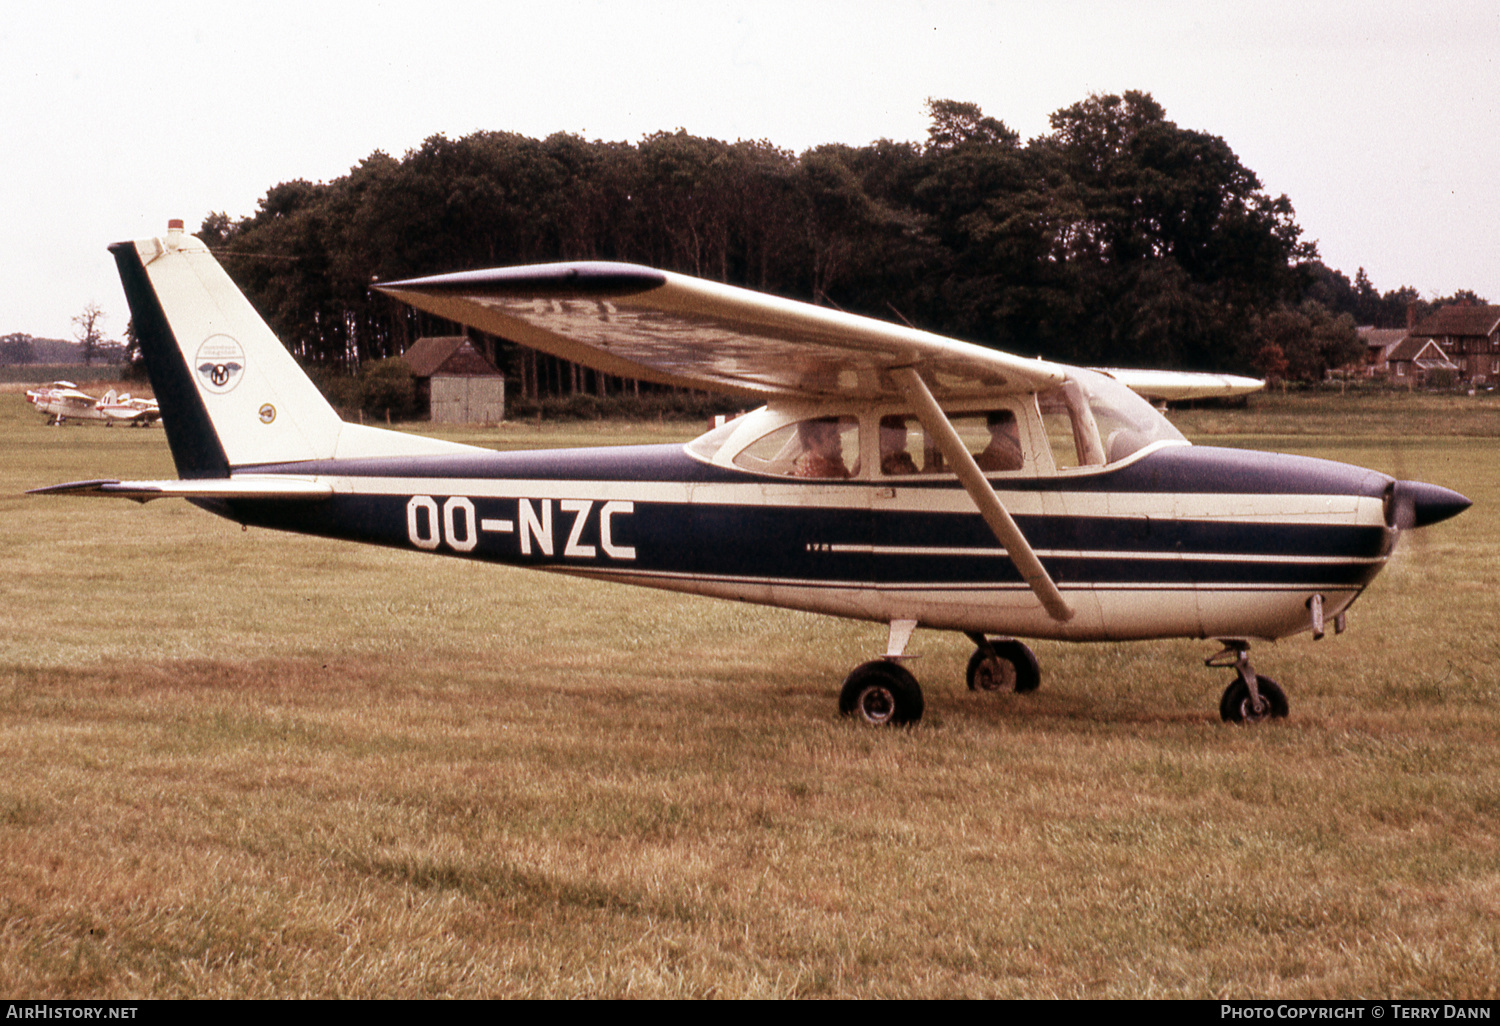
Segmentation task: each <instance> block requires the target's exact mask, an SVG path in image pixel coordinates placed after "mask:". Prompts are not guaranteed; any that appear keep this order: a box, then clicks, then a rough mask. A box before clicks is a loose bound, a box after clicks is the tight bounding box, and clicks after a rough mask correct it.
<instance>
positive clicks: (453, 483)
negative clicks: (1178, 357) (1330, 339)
mask: <svg viewBox="0 0 1500 1026" xmlns="http://www.w3.org/2000/svg"><path fill="white" fill-rule="evenodd" d="M110 248H111V251H112V252H113V253H114V256H115V259H116V262H117V265H118V267H119V271H120V275H121V279H122V281H123V283H124V286H125V292H126V296H127V298H128V300H129V302H130V308H131V315H132V317H133V320H134V323H135V327H136V331H137V334H138V336H139V338H140V340H141V348H142V352H143V354H144V357H145V360H146V364H147V368H148V371H149V373H150V376H151V382H152V385H153V387H154V389H155V392H156V395H157V396H158V397H159V399H160V400H161V403H162V406H163V409H164V411H165V414H166V418H165V421H164V423H165V426H166V431H167V440H168V443H169V445H170V447H171V450H172V456H173V459H174V460H175V462H176V465H177V470H178V474H179V475H180V479H179V480H175V481H118V480H98V481H83V482H75V483H71V484H65V485H56V486H52V487H49V488H41V489H37V491H39V492H46V493H52V494H67V495H113V496H122V497H126V498H131V499H136V500H139V501H142V502H145V501H147V500H150V499H154V498H159V497H165V496H178V497H182V498H186V499H188V500H190V501H192V502H193V503H195V504H196V505H199V506H201V507H203V508H205V509H208V510H210V511H212V512H214V513H217V514H219V515H221V516H224V517H228V518H230V519H232V520H235V521H237V522H239V523H242V524H247V525H248V524H254V525H257V526H263V527H272V528H278V529H282V530H288V531H296V532H301V533H307V534H314V535H322V536H327V537H335V538H344V539H348V540H352V541H361V542H369V543H374V544H379V545H388V546H393V547H397V548H406V549H415V550H418V551H423V552H432V553H438V554H444V555H449V556H458V557H463V558H469V559H479V560H485V561H490V562H498V563H510V564H516V565H520V566H527V567H534V568H537V569H545V570H553V571H560V572H564V573H570V574H577V575H580V576H584V577H591V578H596V579H599V580H608V581H618V582H623V583H627V584H636V585H644V586H647V587H654V588H666V589H671V590H675V591H682V592H692V593H696V594H701V595H709V596H717V597H720V598H730V599H738V600H741V601H746V602H757V603H764V604H769V605H777V606H786V607H791V608H796V609H805V610H812V611H816V612H822V613H829V614H832V615H836V616H846V617H853V618H857V619H863V620H870V621H875V622H878V623H882V624H886V625H888V629H889V634H888V643H887V647H886V652H885V655H884V657H882V658H879V659H875V660H872V661H870V662H867V663H864V664H863V665H861V666H858V667H856V668H855V669H854V670H853V672H852V673H850V674H849V677H848V678H847V680H846V681H845V683H844V685H843V689H842V692H841V695H840V699H839V706H840V708H841V710H842V711H843V712H845V713H846V714H852V715H855V716H858V717H860V718H862V719H864V720H866V721H869V722H871V723H892V724H898V723H911V722H914V721H916V720H918V719H920V717H921V715H922V710H923V697H922V691H921V688H920V686H919V685H918V684H917V682H916V680H915V678H914V677H913V676H912V675H911V673H910V672H908V671H907V670H906V669H905V668H904V667H903V666H902V663H901V661H902V659H903V657H904V656H905V651H906V647H907V643H908V641H909V639H910V638H911V635H912V632H913V631H914V630H915V629H916V628H917V627H918V626H922V627H927V628H933V629H938V630H951V631H961V632H964V633H965V634H967V635H968V637H969V638H970V639H971V640H972V641H973V642H974V645H975V650H974V654H973V657H972V658H971V659H970V662H969V668H968V684H969V686H970V687H971V688H975V689H1002V688H1003V689H1013V690H1016V691H1029V690H1031V689H1034V688H1035V687H1037V685H1038V684H1039V682H1040V670H1039V667H1038V665H1037V661H1036V658H1035V656H1034V655H1033V654H1032V652H1031V650H1030V649H1029V648H1028V647H1027V646H1026V645H1024V644H1023V643H1022V642H1020V641H1018V640H1016V638H1018V637H1024V638H1055V639H1063V640H1070V641H1106V640H1124V639H1149V638H1169V637H1191V638H1205V639H1206V638H1214V639H1219V641H1220V643H1221V644H1223V646H1224V648H1223V650H1222V651H1221V652H1220V653H1219V654H1218V655H1216V656H1214V657H1211V658H1210V659H1209V660H1208V663H1209V665H1222V666H1226V667H1233V669H1234V671H1235V672H1234V676H1233V677H1232V678H1231V681H1230V683H1229V686H1228V688H1227V689H1226V691H1225V692H1224V696H1223V700H1222V701H1221V702H1220V710H1219V711H1220V714H1221V716H1222V717H1223V718H1224V719H1225V720H1228V721H1254V720H1259V719H1264V718H1269V717H1278V716H1284V715H1286V712H1287V701H1286V696H1285V693H1284V692H1283V691H1282V689H1281V688H1280V687H1279V686H1277V684H1276V683H1275V682H1274V681H1272V680H1271V679H1270V678H1268V677H1264V676H1260V675H1257V674H1256V673H1255V672H1254V670H1253V669H1252V668H1251V666H1250V662H1249V658H1248V649H1249V644H1250V642H1251V641H1253V640H1257V639H1276V638H1281V637H1286V636H1288V635H1292V634H1297V633H1299V632H1303V631H1312V632H1313V633H1314V634H1315V635H1317V636H1320V637H1321V636H1322V634H1323V632H1324V629H1325V626H1326V625H1327V624H1329V623H1332V625H1333V626H1334V628H1335V630H1341V629H1342V628H1343V626H1344V623H1345V612H1346V610H1347V609H1348V607H1349V605H1350V603H1352V602H1353V601H1354V600H1355V598H1356V597H1357V596H1358V595H1359V594H1360V592H1361V591H1362V590H1363V589H1364V588H1365V586H1366V585H1368V584H1369V582H1370V581H1371V579H1372V578H1374V576H1375V575H1376V573H1378V572H1379V570H1380V568H1381V567H1382V566H1383V565H1384V563H1385V561H1386V559H1387V557H1388V556H1389V555H1390V553H1391V551H1392V548H1393V547H1394V545H1395V543H1396V540H1397V538H1398V536H1399V534H1400V533H1401V531H1403V530H1406V529H1410V528H1417V527H1422V526H1425V525H1427V524H1432V523H1436V522H1437V521H1439V520H1442V519H1445V518H1447V517H1450V516H1453V515H1454V514H1456V513H1459V512H1461V511H1462V510H1464V509H1465V508H1467V507H1468V506H1469V500H1468V499H1466V498H1464V497H1463V496H1462V495H1459V494H1457V493H1456V492H1452V491H1449V490H1447V489H1444V488H1440V487H1437V486H1434V485H1429V484H1422V483H1419V482H1413V481H1397V480H1393V479H1392V478H1390V477H1387V476H1385V475H1384V474H1379V473H1375V472H1374V471H1370V470H1364V469H1361V468H1359V467H1353V466H1347V465H1345V464H1340V463H1332V462H1328V461H1324V460H1316V459H1308V458H1303V457H1296V456H1286V455H1273V454H1264V453H1255V452H1245V451H1240V450H1229V449H1216V448H1208V447H1202V446H1194V445H1191V444H1189V443H1188V441H1187V440H1186V439H1185V438H1183V436H1182V435H1181V434H1180V433H1179V432H1178V431H1177V430H1176V429H1175V428H1173V427H1172V425H1171V424H1170V423H1168V421H1167V420H1166V418H1165V417H1163V416H1162V415H1161V414H1159V413H1158V412H1157V411H1156V410H1155V409H1154V408H1153V407H1152V406H1151V405H1150V403H1149V402H1147V401H1146V400H1145V399H1142V398H1141V397H1140V396H1138V395H1137V394H1135V393H1134V392H1132V391H1131V390H1130V389H1129V388H1127V387H1126V386H1125V384H1122V383H1121V381H1124V382H1126V383H1130V382H1131V380H1132V375H1136V377H1135V384H1136V385H1137V386H1138V387H1140V388H1141V389H1142V391H1143V392H1146V393H1147V394H1153V393H1152V392H1151V388H1152V382H1153V381H1154V382H1155V386H1156V387H1157V388H1172V389H1175V391H1174V392H1172V393H1171V394H1172V395H1176V396H1179V397H1180V396H1182V395H1184V394H1189V393H1190V392H1192V388H1193V384H1194V383H1193V381H1192V380H1191V379H1190V376H1182V375H1170V374H1168V375H1163V374H1162V373H1161V372H1146V371H1142V372H1132V371H1123V370H1122V371H1110V372H1108V373H1097V372H1094V371H1089V370H1085V369H1082V368H1076V367H1069V366H1065V365H1062V364H1057V363H1051V362H1047V361H1044V360H1036V359H1025V358H1021V357H1016V356H1011V355H1008V354H1006V353H1002V352H996V351H994V350H990V349H985V348H983V347H980V346H976V345H971V344H969V343H965V342H960V341H955V340H953V339H948V338H943V337H940V336H937V335H933V334H930V333H927V332H923V331H919V330H916V329H913V328H910V327H902V326H898V325H894V324H888V323H885V322H881V321H876V320H872V319H869V318H864V317H858V316H854V315H850V314H846V313H842V312H839V311H835V310H829V309H825V308H822V307H815V306H810V305H808V304H805V303H799V302H794V301H791V300H786V299H780V298H776V297H773V296H767V295H763V294H759V293H755V292H751V291H747V290H744V289H738V288H733V287H730V286H726V285H720V284H715V283H712V282H706V281H702V280H698V279H695V278H691V277H687V276H684V275H680V274H673V273H669V272H665V271H658V270H653V269H650V268H646V267H640V266H635V265H629V264H612V263H569V264H549V265H541V266H531V267H511V268H500V269H495V270H484V271H468V272H461V273H457V274H445V275H438V276H435V277H426V278H417V279H412V280H407V281H396V282H389V283H386V284H383V285H380V286H378V287H379V288H380V289H381V291H383V292H385V293H387V294H389V295H391V296H394V297H395V298H397V299H400V300H402V301H404V302H407V303H410V304H412V305H414V306H416V307H419V308H421V309H423V310H427V311H430V312H432V313H434V314H437V315H439V316H442V317H445V318H448V319H450V320H454V321H458V322H461V323H464V324H468V325H471V326H473V327H476V328H479V329H481V330H483V331H487V332H491V333H493V334H496V335H499V336H502V337H504V338H507V339H510V340H513V341H515V342H519V343H522V344H525V345H529V346H533V347H535V348H537V349H539V350H542V351H545V352H548V353H552V354H555V355H557V356H560V357H564V358H566V359H569V360H573V361H577V362H580V363H585V364H588V365H591V366H593V367H596V368H598V369H600V370H602V371H605V372H607V373H610V374H616V375H621V376H624V377H630V378H639V379H644V380H648V381H657V382H664V383H668V384H676V385H686V386H690V387H693V388H699V389H715V390H719V391H723V392H728V393H733V394H736V395H741V396H745V397H747V398H749V399H752V400H755V401H759V402H761V403H763V405H762V406H760V408H758V409H756V410H755V411H754V412H752V413H749V414H747V415H745V416H742V417H739V418H737V419H735V420H732V421H730V422H728V423H726V424H723V425H722V426H720V427H717V428H715V429H714V430H712V431H710V432H709V433H707V434H705V435H703V436H701V437H699V438H697V439H695V440H694V441H692V442H690V443H688V444H686V445H652V446H628V447H616V448H595V449H577V450H548V451H541V452H494V451H491V450H487V449H481V448H476V447H472V446H466V445H459V444H456V443H452V442H445V441H440V440H434V439H428V438H422V437H418V436H414V435H408V434H403V433H399V432H391V431H385V430H380V429H377V428H373V427H366V426H363V425H358V424H347V423H344V422H343V421H342V420H340V419H339V417H338V416H337V414H336V413H335V412H334V410H333V409H332V408H331V407H330V406H329V405H328V403H327V402H326V401H325V400H324V399H323V397H322V396H321V395H320V394H319V392H318V390H317V389H316V388H315V387H314V386H313V384H312V383H311V382H310V381H309V380H308V378H307V377H306V375H304V374H303V373H302V371H301V370H300V369H299V368H298V367H297V365H296V363H295V362H294V361H293V359H292V357H291V355H290V354H289V353H288V352H287V350H286V349H285V348H284V347H283V346H282V345H281V343H280V342H279V341H278V340H277V339H276V337H275V336H274V335H273V334H272V333H271V331H270V329H269V328H268V327H267V325H266V324H265V322H264V321H262V320H261V318H260V317H259V316H258V315H257V314H256V313H255V311H254V310H253V309H252V308H251V306H250V304H249V303H248V302H247V301H246V299H245V298H244V296H243V295H241V293H240V292H239V290H238V289H236V288H235V287H234V285H233V283H232V282H231V281H230V279H229V277H228V276H227V275H226V274H225V273H224V271H223V270H222V269H221V268H220V267H219V265H218V263H217V262H216V261H215V260H214V258H213V256H212V255H211V254H210V253H209V251H208V249H207V248H206V247H205V246H204V245H203V244H202V243H201V242H199V241H198V240H197V239H194V238H192V237H190V236H186V235H185V234H184V233H183V231H182V227H181V222H173V224H172V225H171V227H170V228H169V231H168V233H167V235H166V237H165V238H155V239H145V240H142V241H138V242H126V243H119V244H117V245H115V246H112V247H110ZM1117 379H1119V380H1117ZM1258 384H1259V383H1258V382H1255V381H1253V380H1250V379H1231V380H1219V379H1217V378H1215V379H1212V380H1211V379H1208V378H1204V379H1202V380H1200V381H1198V382H1197V385H1198V386H1199V387H1201V388H1203V389H1206V391H1207V393H1210V394H1226V393H1231V394H1232V393H1234V392H1236V391H1241V392H1242V391H1244V390H1246V389H1249V388H1254V387H1257V386H1258ZM1164 395H1165V393H1164V394H1155V395H1154V397H1156V398H1162V397H1164Z"/></svg>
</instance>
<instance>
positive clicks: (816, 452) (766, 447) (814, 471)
mask: <svg viewBox="0 0 1500 1026" xmlns="http://www.w3.org/2000/svg"><path fill="white" fill-rule="evenodd" d="M734 464H735V466H737V467H740V468H742V469H744V470H753V471H757V472H759V473H762V474H779V475H781V476H783V477H803V478H821V479H825V480H834V481H837V480H842V479H844V478H849V477H853V476H854V475H856V474H858V473H859V420H858V418H856V417H813V418H809V419H808V420H799V421H797V422H796V423H795V424H788V425H786V426H785V427H783V428H779V429H778V430H776V431H772V432H771V433H770V434H769V435H766V436H765V437H764V438H761V439H758V440H756V441H754V442H752V443H750V444H749V445H748V446H746V447H745V448H744V449H743V450H741V452H740V453H739V455H737V456H736V457H735V458H734Z"/></svg>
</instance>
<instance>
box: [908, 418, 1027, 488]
mask: <svg viewBox="0 0 1500 1026" xmlns="http://www.w3.org/2000/svg"><path fill="white" fill-rule="evenodd" d="M948 423H950V424H952V425H953V430H954V431H956V432H957V433H958V437H959V440H960V441H961V442H962V443H963V445H964V448H966V449H968V450H969V452H970V454H971V455H973V457H974V461H975V462H976V463H978V464H979V469H980V470H982V471H984V472H985V473H986V474H1003V473H1010V472H1013V471H1019V470H1023V469H1025V467H1026V446H1025V444H1024V443H1023V441H1022V437H1023V436H1022V428H1021V424H1020V421H1019V419H1018V418H1017V416H1016V412H1015V411H1014V410H1012V409H1010V408H1004V407H1002V408H996V409H993V410H985V411H978V412H971V413H950V414H949V415H948ZM880 472H881V473H882V474H883V475H885V476H887V477H895V476H901V475H906V474H948V473H952V472H953V470H952V468H951V467H950V466H948V461H947V460H946V459H945V458H944V456H943V454H942V452H941V450H939V449H938V447H937V443H936V441H935V440H934V439H933V438H932V436H930V435H928V434H927V432H926V431H924V430H923V428H922V424H921V422H920V421H918V420H917V418H916V417H915V416H913V415H911V414H892V415H889V416H885V417H881V418H880Z"/></svg>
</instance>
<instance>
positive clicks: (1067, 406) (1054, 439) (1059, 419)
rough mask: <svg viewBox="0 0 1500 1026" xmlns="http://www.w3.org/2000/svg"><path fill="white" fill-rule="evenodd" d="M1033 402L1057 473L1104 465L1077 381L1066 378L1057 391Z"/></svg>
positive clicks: (1099, 445) (1042, 395) (1096, 429)
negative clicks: (1038, 412) (1040, 415)
mask: <svg viewBox="0 0 1500 1026" xmlns="http://www.w3.org/2000/svg"><path fill="white" fill-rule="evenodd" d="M1036 400H1037V408H1038V409H1039V410H1040V411H1041V414H1042V426H1043V427H1045V428H1046V430H1047V443H1048V445H1049V446H1050V447H1051V449H1052V462H1053V464H1054V465H1055V466H1056V467H1057V469H1058V470H1067V469H1070V468H1072V467H1096V466H1103V465H1104V446H1103V445H1102V444H1101V443H1100V441H1099V429H1098V427H1097V426H1096V425H1095V423H1094V416H1093V414H1092V413H1091V412H1090V411H1089V408H1088V403H1087V401H1086V400H1085V398H1084V395H1083V390H1082V389H1081V388H1079V387H1078V382H1077V381H1075V380H1073V379H1072V378H1069V379H1068V380H1066V381H1064V382H1063V383H1062V385H1060V386H1059V387H1057V388H1054V389H1052V390H1051V391H1048V392H1042V393H1040V394H1038V395H1037V397H1036Z"/></svg>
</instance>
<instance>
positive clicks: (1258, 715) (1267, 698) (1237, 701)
mask: <svg viewBox="0 0 1500 1026" xmlns="http://www.w3.org/2000/svg"><path fill="white" fill-rule="evenodd" d="M1221 640H1222V639H1221ZM1203 665H1204V666H1230V667H1233V668H1234V671H1235V674H1236V676H1235V679H1234V680H1233V681H1231V682H1230V684H1229V687H1227V688H1225V689H1224V697H1223V698H1221V699H1219V718H1220V719H1222V720H1223V721H1224V722H1225V723H1260V722H1261V721H1262V720H1279V719H1284V718H1285V717H1286V714H1287V710H1288V708H1289V707H1288V705H1287V700H1286V692H1285V691H1282V690H1281V685H1279V684H1277V683H1276V682H1275V681H1274V680H1272V679H1271V678H1270V677H1265V676H1261V675H1259V674H1257V673H1256V672H1255V671H1254V670H1253V669H1251V667H1250V643H1249V642H1248V641H1224V650H1223V651H1222V652H1217V653H1215V654H1214V655H1211V656H1209V657H1208V658H1207V659H1205V660H1204V661H1203Z"/></svg>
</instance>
